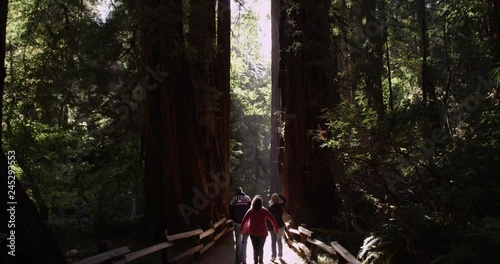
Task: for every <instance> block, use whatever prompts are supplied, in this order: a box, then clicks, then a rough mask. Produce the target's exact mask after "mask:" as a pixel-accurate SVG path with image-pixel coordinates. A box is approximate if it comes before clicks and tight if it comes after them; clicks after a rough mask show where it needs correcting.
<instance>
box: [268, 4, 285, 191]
mask: <svg viewBox="0 0 500 264" xmlns="http://www.w3.org/2000/svg"><path fill="white" fill-rule="evenodd" d="M281 2H283V0H281V1H271V38H272V41H271V43H272V47H271V56H272V61H271V72H272V83H271V149H270V151H269V155H270V162H269V166H270V169H269V175H270V185H271V186H270V190H271V194H273V193H279V194H281V193H282V185H281V174H280V173H279V171H278V168H279V163H280V158H279V148H280V147H281V145H282V142H281V137H280V134H279V127H280V125H281V89H280V86H279V78H280V69H281V67H280V63H281V62H280V18H281V13H282V12H281Z"/></svg>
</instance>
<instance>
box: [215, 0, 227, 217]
mask: <svg viewBox="0 0 500 264" xmlns="http://www.w3.org/2000/svg"><path fill="white" fill-rule="evenodd" d="M230 6H231V1H230V0H218V4H217V7H218V12H217V14H218V17H217V47H218V49H217V53H216V64H215V65H216V72H217V78H216V80H217V84H216V88H217V92H218V93H219V94H220V97H219V100H218V105H219V110H218V114H217V116H216V118H215V126H216V128H217V134H216V139H218V141H217V153H219V155H217V156H216V157H218V159H217V160H216V168H217V172H218V173H219V175H220V176H222V174H223V175H224V177H223V178H222V179H223V180H224V182H223V186H221V187H220V194H219V196H218V197H217V201H216V208H215V213H216V217H217V218H219V217H221V216H222V214H224V215H225V216H226V217H229V212H228V208H229V199H230V197H229V188H228V187H229V182H230V179H229V158H230V153H229V134H230V128H229V117H230V104H231V97H230V67H231V8H230ZM216 177H219V176H217V175H216ZM213 180H214V179H212V181H213ZM219 180H220V178H219V179H215V181H219ZM217 220H218V219H217Z"/></svg>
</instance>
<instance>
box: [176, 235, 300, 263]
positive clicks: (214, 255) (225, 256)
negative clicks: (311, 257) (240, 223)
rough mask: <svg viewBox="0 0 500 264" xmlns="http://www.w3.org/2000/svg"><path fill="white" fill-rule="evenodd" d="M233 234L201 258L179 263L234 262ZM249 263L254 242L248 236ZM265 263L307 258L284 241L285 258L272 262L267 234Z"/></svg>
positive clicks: (224, 238)
mask: <svg viewBox="0 0 500 264" xmlns="http://www.w3.org/2000/svg"><path fill="white" fill-rule="evenodd" d="M232 234H233V235H230V234H226V235H224V237H223V238H221V239H220V241H218V242H217V244H215V245H214V246H213V247H212V248H210V249H209V250H207V252H205V253H203V255H202V256H201V258H199V259H193V258H187V259H185V260H183V261H179V262H177V263H182V264H188V263H206V264H226V263H227V264H233V263H234V262H235V243H234V233H232ZM247 263H248V264H253V249H252V242H251V241H250V238H248V244H247ZM264 263H265V264H304V263H307V261H306V260H304V259H302V258H301V257H300V256H298V255H297V253H295V252H294V251H293V250H292V249H291V248H290V247H288V244H287V243H286V242H285V241H283V260H281V261H279V260H275V261H274V262H271V237H270V236H267V240H266V244H265V245H264Z"/></svg>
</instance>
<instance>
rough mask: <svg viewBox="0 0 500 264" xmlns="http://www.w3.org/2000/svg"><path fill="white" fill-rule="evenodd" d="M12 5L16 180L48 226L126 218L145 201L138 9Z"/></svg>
mask: <svg viewBox="0 0 500 264" xmlns="http://www.w3.org/2000/svg"><path fill="white" fill-rule="evenodd" d="M93 2H95V1H92V2H82V1H67V2H64V3H63V2H60V1H53V0H43V1H32V0H22V1H13V2H12V3H10V8H9V18H8V21H9V23H8V28H7V30H8V33H7V43H8V46H7V52H6V53H7V54H6V68H7V71H8V76H7V79H6V87H5V95H4V105H5V108H4V113H5V116H4V120H3V121H4V122H5V130H4V132H5V137H4V138H5V144H6V148H8V149H12V150H15V151H16V154H17V156H16V158H17V159H18V161H19V162H18V164H19V167H20V169H21V172H20V175H19V178H20V179H21V180H22V182H23V183H24V184H25V186H26V187H27V188H28V193H29V194H30V195H31V196H32V198H33V200H34V201H35V202H36V204H37V205H38V207H39V208H40V209H41V210H42V209H43V208H48V209H49V211H50V212H51V214H50V218H49V222H52V223H55V222H56V221H57V220H58V219H59V218H61V217H62V216H64V215H68V214H70V215H72V216H73V217H74V216H75V214H76V213H77V212H78V214H80V215H79V216H78V217H80V218H81V217H85V218H88V219H90V221H92V222H93V224H94V226H95V227H96V228H104V227H106V226H107V225H108V224H109V223H110V222H112V221H114V220H117V219H120V218H129V217H130V215H131V214H134V215H135V212H131V211H132V209H131V207H132V204H133V203H134V201H135V200H136V198H137V199H140V197H141V195H142V194H141V191H140V188H141V182H140V181H141V180H140V179H141V170H140V167H141V164H140V159H139V155H138V153H140V146H139V143H140V142H139V137H138V135H139V134H140V133H139V131H140V130H139V124H140V119H139V113H140V107H139V105H140V104H141V102H140V100H141V93H142V90H141V88H140V87H138V86H136V82H137V79H138V76H137V66H138V57H137V55H136V54H138V50H137V45H136V44H137V41H138V39H137V29H138V27H137V26H136V24H137V23H136V21H135V17H134V16H133V13H134V12H135V8H136V6H134V3H132V2H131V1H115V5H114V7H115V8H114V9H113V10H112V12H111V14H110V17H108V19H107V20H106V21H101V20H99V19H97V18H96V17H95V11H94V8H95V7H94V6H92V4H93Z"/></svg>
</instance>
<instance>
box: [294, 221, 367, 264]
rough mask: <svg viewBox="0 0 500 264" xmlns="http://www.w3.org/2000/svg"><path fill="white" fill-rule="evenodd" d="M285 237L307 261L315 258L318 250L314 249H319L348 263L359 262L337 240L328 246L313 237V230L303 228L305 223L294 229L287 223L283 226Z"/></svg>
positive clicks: (354, 263)
mask: <svg viewBox="0 0 500 264" xmlns="http://www.w3.org/2000/svg"><path fill="white" fill-rule="evenodd" d="M296 237H300V240H296ZM285 239H286V241H287V242H288V244H289V245H290V246H291V247H293V248H294V249H295V250H296V251H297V252H299V253H301V254H302V255H303V256H305V257H306V258H307V259H308V260H309V261H311V260H314V261H315V260H317V258H318V256H317V253H318V252H319V250H316V249H320V250H322V251H323V252H325V253H327V254H328V255H330V256H333V257H334V258H338V257H339V256H340V257H342V258H343V260H345V261H347V262H348V263H351V264H361V262H360V261H359V260H358V259H356V258H355V257H354V256H353V255H352V254H351V253H349V251H347V250H346V249H345V248H344V247H343V246H342V245H340V244H339V243H338V242H332V243H331V246H330V245H327V244H325V243H324V242H322V241H320V240H318V239H315V238H314V232H313V231H311V230H309V229H307V228H305V225H301V226H299V227H298V228H297V229H295V228H292V227H291V225H290V224H289V223H287V224H286V227H285Z"/></svg>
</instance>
